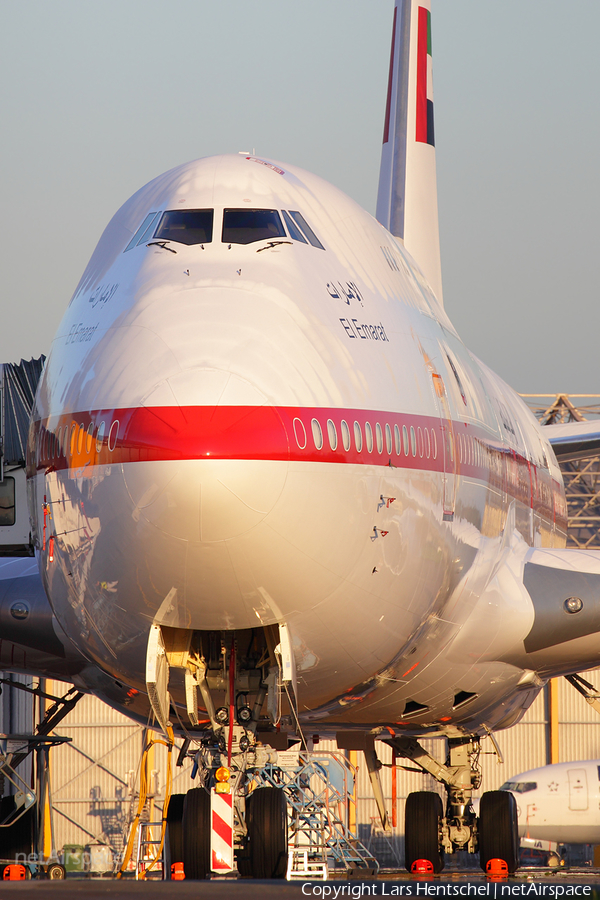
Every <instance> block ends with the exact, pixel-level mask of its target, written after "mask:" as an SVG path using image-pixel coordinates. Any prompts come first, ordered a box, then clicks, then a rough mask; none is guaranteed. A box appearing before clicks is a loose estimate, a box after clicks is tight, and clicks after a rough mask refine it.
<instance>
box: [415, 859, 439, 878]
mask: <svg viewBox="0 0 600 900" xmlns="http://www.w3.org/2000/svg"><path fill="white" fill-rule="evenodd" d="M410 871H411V874H412V875H433V863H432V862H430V861H429V860H428V859H415V861H414V863H413V864H412V866H411V867H410Z"/></svg>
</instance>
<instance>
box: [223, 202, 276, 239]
mask: <svg viewBox="0 0 600 900" xmlns="http://www.w3.org/2000/svg"><path fill="white" fill-rule="evenodd" d="M279 237H281V238H285V237H286V233H285V230H284V228H283V225H282V224H281V217H280V215H279V213H278V212H277V210H276V209H225V210H223V237H222V240H223V243H224V244H253V243H254V241H265V240H271V239H273V238H279Z"/></svg>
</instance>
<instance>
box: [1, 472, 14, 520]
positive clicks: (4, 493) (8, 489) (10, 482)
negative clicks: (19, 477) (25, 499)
mask: <svg viewBox="0 0 600 900" xmlns="http://www.w3.org/2000/svg"><path fill="white" fill-rule="evenodd" d="M14 524H15V479H14V478H10V477H9V476H6V477H5V479H4V481H0V525H14Z"/></svg>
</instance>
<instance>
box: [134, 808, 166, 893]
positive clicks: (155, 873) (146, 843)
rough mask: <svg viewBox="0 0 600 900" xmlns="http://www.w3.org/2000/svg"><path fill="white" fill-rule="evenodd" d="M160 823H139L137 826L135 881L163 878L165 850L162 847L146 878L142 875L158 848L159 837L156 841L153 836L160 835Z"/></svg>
mask: <svg viewBox="0 0 600 900" xmlns="http://www.w3.org/2000/svg"><path fill="white" fill-rule="evenodd" d="M161 829H162V822H160V821H159V822H140V824H139V836H138V843H137V853H136V858H135V880H136V881H140V880H141V879H142V878H145V880H150V879H154V880H160V879H163V878H164V877H165V874H164V873H165V848H164V846H163V849H162V853H161V855H160V857H159V858H158V860H157V861H156V863H155V864H154V866H153V867H152V869H150V871H149V873H148V876H147V878H146V876H145V875H144V874H143V873H145V872H146V869H147V867H148V866H149V865H150V863H151V862H152V860H153V859H154V857H155V855H156V852H157V850H158V848H159V846H160V837H159V839H158V840H155V835H156V834H159V835H160V833H161Z"/></svg>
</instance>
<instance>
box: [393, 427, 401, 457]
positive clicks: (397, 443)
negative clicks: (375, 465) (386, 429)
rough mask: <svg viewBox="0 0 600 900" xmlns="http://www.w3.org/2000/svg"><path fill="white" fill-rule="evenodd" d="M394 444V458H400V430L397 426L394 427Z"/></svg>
mask: <svg viewBox="0 0 600 900" xmlns="http://www.w3.org/2000/svg"><path fill="white" fill-rule="evenodd" d="M394 444H395V449H396V456H400V454H401V453H402V447H401V445H400V429H399V428H398V426H397V425H394Z"/></svg>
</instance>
